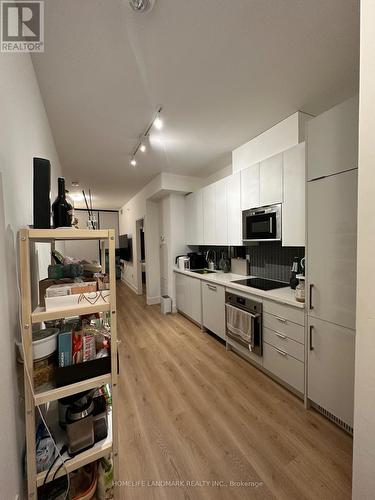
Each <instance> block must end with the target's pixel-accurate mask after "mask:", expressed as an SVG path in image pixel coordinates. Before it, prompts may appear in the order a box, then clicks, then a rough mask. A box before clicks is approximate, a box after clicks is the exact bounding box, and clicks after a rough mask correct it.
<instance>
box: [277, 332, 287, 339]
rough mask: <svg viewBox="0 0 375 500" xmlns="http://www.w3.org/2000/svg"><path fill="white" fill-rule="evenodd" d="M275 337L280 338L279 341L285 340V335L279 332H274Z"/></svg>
mask: <svg viewBox="0 0 375 500" xmlns="http://www.w3.org/2000/svg"><path fill="white" fill-rule="evenodd" d="M275 335H277V336H278V337H280V338H281V339H283V340H285V339H286V338H287V336H286V335H283V334H282V333H280V332H275Z"/></svg>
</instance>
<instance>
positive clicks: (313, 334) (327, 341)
mask: <svg viewBox="0 0 375 500" xmlns="http://www.w3.org/2000/svg"><path fill="white" fill-rule="evenodd" d="M308 327H309V335H310V338H309V344H310V346H309V357H308V360H309V362H308V397H309V399H311V400H312V401H313V402H314V403H317V404H318V405H319V406H321V407H322V408H324V409H325V410H328V411H329V412H330V413H332V414H333V415H335V416H336V417H338V418H340V419H341V420H342V421H343V422H345V423H346V424H348V425H350V426H351V427H353V411H354V358H355V332H354V331H353V330H351V329H348V328H344V327H342V326H338V325H334V324H332V323H328V322H327V321H321V320H319V319H314V318H309V321H308Z"/></svg>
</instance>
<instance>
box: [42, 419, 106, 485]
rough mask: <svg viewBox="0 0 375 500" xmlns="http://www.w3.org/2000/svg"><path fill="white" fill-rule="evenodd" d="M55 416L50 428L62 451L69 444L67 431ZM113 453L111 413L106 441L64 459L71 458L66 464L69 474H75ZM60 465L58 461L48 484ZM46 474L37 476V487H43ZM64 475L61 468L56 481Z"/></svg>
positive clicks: (49, 475)
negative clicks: (78, 470) (81, 468)
mask: <svg viewBox="0 0 375 500" xmlns="http://www.w3.org/2000/svg"><path fill="white" fill-rule="evenodd" d="M54 416H55V421H54V422H53V423H52V424H51V425H50V427H51V429H52V432H53V435H54V436H55V439H56V445H57V448H58V449H59V450H60V449H61V447H62V446H63V445H64V444H66V443H67V437H66V433H65V431H64V430H63V429H61V427H60V426H59V424H58V420H57V418H58V417H57V415H56V412H54ZM47 423H49V422H47ZM111 452H112V412H111V411H109V412H108V436H107V437H106V438H105V439H102V440H101V441H99V442H98V443H95V444H94V446H93V447H92V448H90V449H89V450H86V451H83V452H82V453H79V454H78V455H76V456H75V457H72V458H70V457H69V455H68V453H67V452H66V453H64V454H63V459H64V460H66V459H67V458H69V460H68V461H67V462H66V468H67V469H68V472H73V471H75V470H77V469H79V468H80V467H83V466H84V465H87V464H89V463H91V462H94V461H95V460H98V459H100V458H102V457H105V456H107V455H108V454H109V453H111ZM60 464H61V460H60V459H57V462H56V464H55V465H54V466H53V467H52V469H51V471H50V473H49V474H48V478H47V481H46V483H49V482H51V481H52V478H53V475H54V473H55V471H56V470H57V469H58V467H59V466H60ZM46 474H47V471H43V472H39V473H38V474H37V476H36V484H37V487H39V486H42V485H43V483H44V479H45V477H46ZM64 475H66V470H65V467H61V468H60V469H59V471H58V473H57V474H56V476H55V479H57V478H58V477H61V476H64Z"/></svg>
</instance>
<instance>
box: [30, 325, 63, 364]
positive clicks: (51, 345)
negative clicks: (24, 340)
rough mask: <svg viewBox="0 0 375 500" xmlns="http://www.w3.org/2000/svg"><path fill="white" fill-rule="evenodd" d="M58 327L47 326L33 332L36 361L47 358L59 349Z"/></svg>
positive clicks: (34, 357)
mask: <svg viewBox="0 0 375 500" xmlns="http://www.w3.org/2000/svg"><path fill="white" fill-rule="evenodd" d="M58 334H59V329H58V328H45V329H44V330H37V331H35V332H33V359H34V361H36V360H39V359H43V358H47V357H48V356H50V355H51V354H53V353H54V352H55V351H56V350H57V335H58Z"/></svg>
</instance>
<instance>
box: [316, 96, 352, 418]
mask: <svg viewBox="0 0 375 500" xmlns="http://www.w3.org/2000/svg"><path fill="white" fill-rule="evenodd" d="M357 156H358V99H357V98H355V97H354V98H352V99H349V100H348V101H346V102H344V103H342V104H340V105H338V106H336V107H334V108H332V109H330V110H329V111H327V112H325V113H323V114H322V115H319V116H318V117H316V118H314V119H312V120H310V121H309V122H308V124H307V179H308V183H307V292H308V293H307V314H308V321H307V324H308V335H309V350H308V391H307V393H308V398H309V400H310V401H312V402H313V403H315V404H317V405H318V406H320V407H321V408H322V409H323V410H324V411H325V412H328V413H329V414H330V416H331V417H333V418H335V419H339V421H341V423H343V424H344V425H345V426H349V427H353V410H354V355H355V307H356V250H357V249H356V239H357V172H358V171H357V166H358V160H357Z"/></svg>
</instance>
